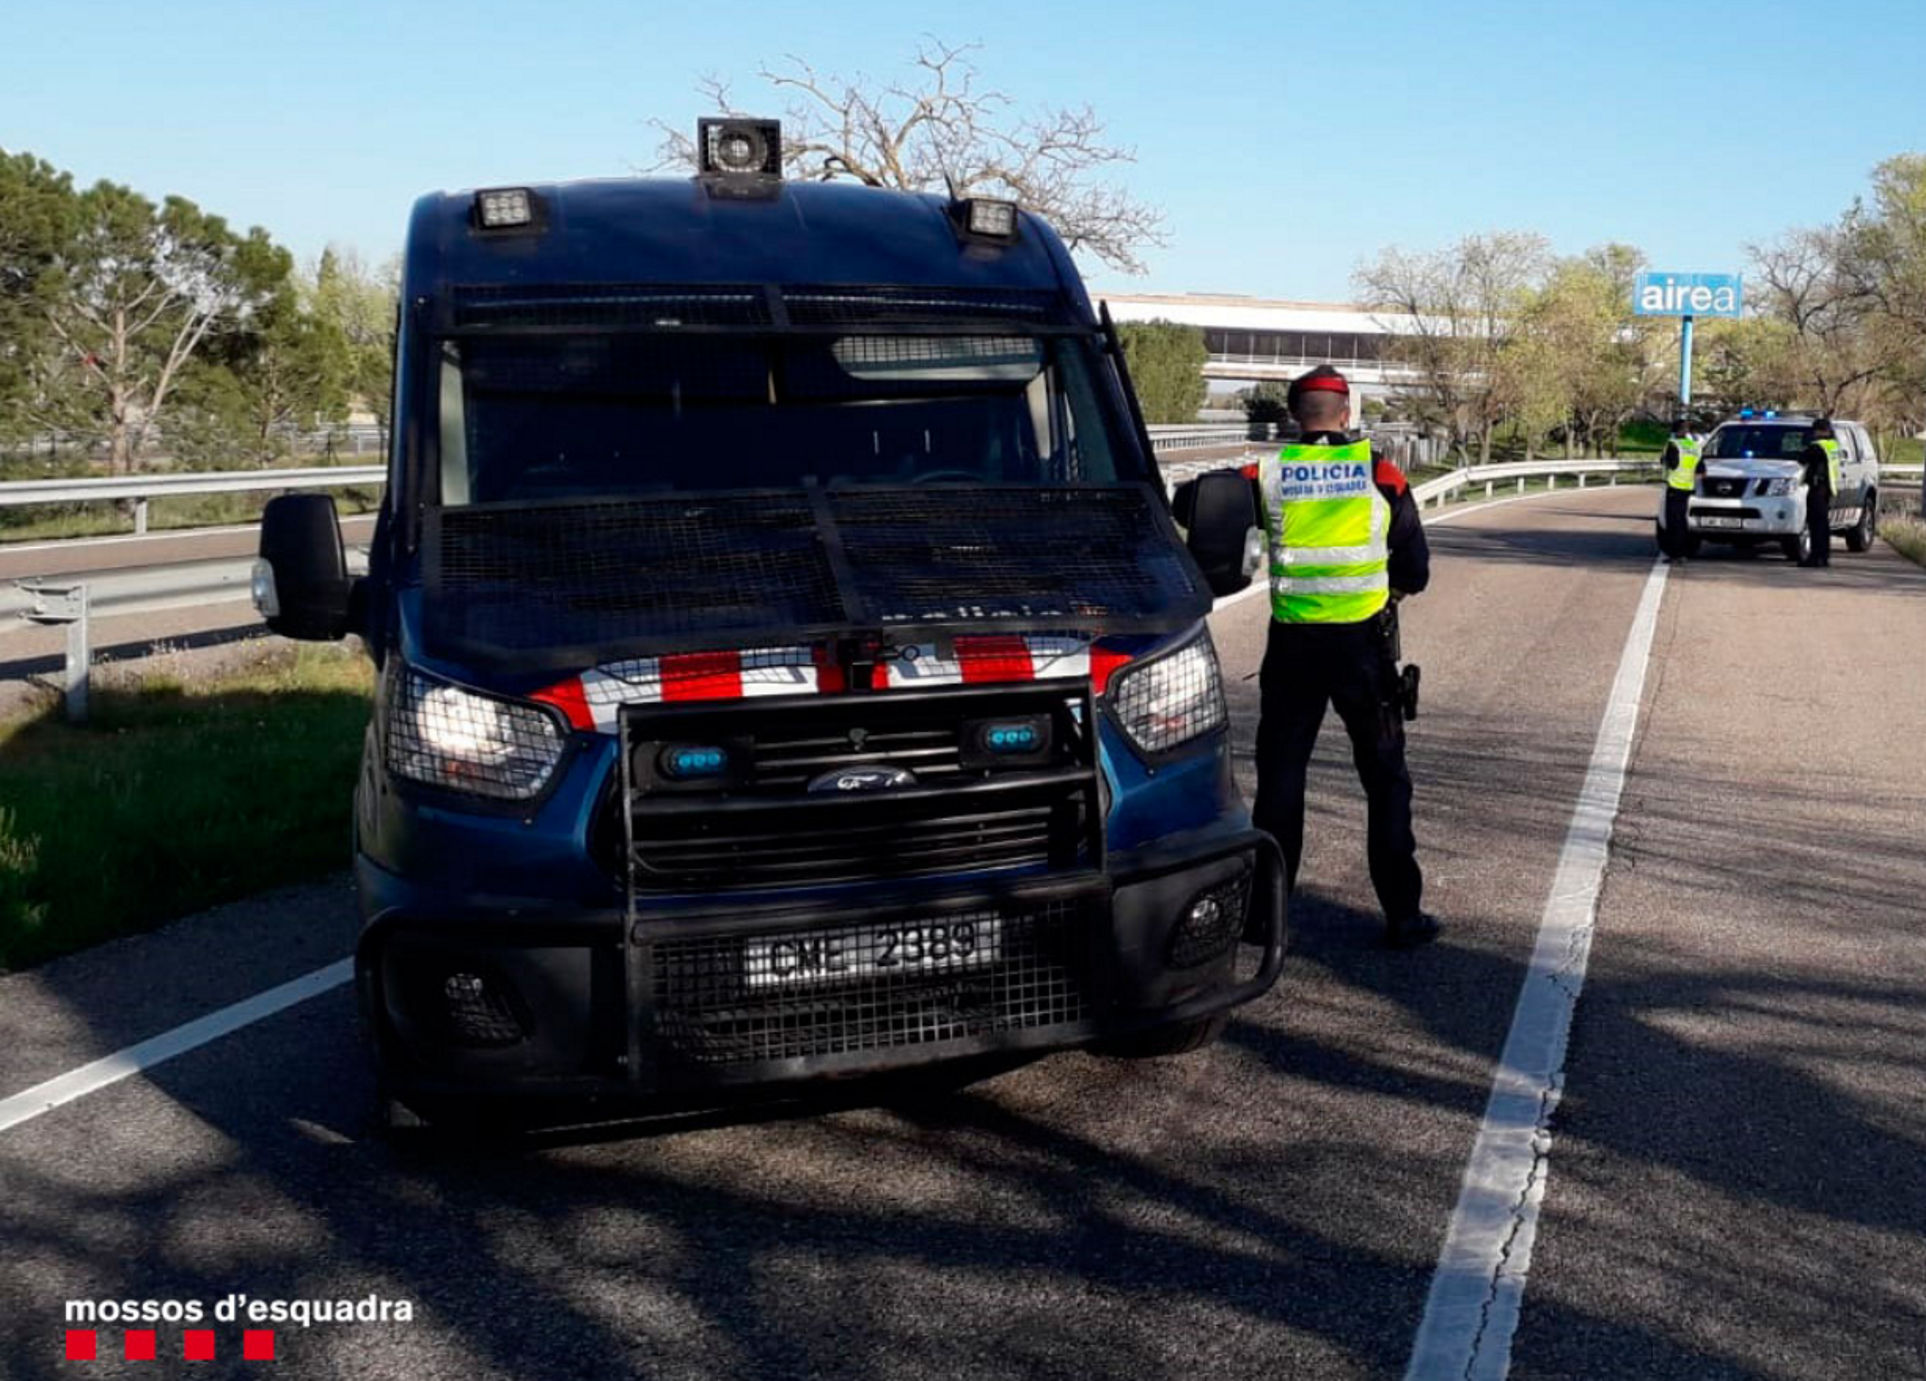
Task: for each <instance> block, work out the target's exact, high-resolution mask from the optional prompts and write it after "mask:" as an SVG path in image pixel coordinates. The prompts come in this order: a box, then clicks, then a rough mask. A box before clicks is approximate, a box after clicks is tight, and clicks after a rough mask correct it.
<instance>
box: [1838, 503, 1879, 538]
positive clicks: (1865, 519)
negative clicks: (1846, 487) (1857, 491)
mask: <svg viewBox="0 0 1926 1381" xmlns="http://www.w3.org/2000/svg"><path fill="white" fill-rule="evenodd" d="M1878 535H1879V496H1878V495H1877V494H1868V495H1866V502H1865V506H1864V507H1862V508H1861V509H1860V510H1859V521H1858V522H1857V523H1855V524H1854V525H1853V526H1852V527H1850V528H1848V529H1847V530H1846V550H1847V551H1869V550H1871V548H1872V544H1873V538H1875V537H1877V536H1878Z"/></svg>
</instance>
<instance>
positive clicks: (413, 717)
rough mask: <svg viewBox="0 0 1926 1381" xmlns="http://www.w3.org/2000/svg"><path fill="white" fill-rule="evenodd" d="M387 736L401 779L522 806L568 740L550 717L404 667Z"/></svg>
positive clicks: (392, 767)
mask: <svg viewBox="0 0 1926 1381" xmlns="http://www.w3.org/2000/svg"><path fill="white" fill-rule="evenodd" d="M385 708H386V716H385V719H386V723H385V726H384V727H385V733H384V737H385V739H386V742H387V763H388V770H389V771H390V772H393V773H394V774H395V775H396V776H398V777H406V778H407V779H408V780H410V781H415V782H422V783H424V784H426V785H428V786H438V787H442V788H444V789H446V790H448V791H462V792H467V793H468V794H470V795H474V796H488V797H492V798H493V799H495V800H501V801H525V800H528V799H529V798H530V797H533V796H536V795H539V794H540V793H541V790H542V788H543V787H545V786H547V785H548V780H549V778H550V777H551V776H553V775H554V773H555V768H556V766H557V765H558V764H559V763H560V762H561V761H562V751H563V749H564V748H565V747H566V746H567V744H568V738H567V735H566V733H565V732H564V730H563V728H562V725H561V723H560V721H559V720H557V719H556V718H555V716H553V715H551V714H550V713H549V712H548V711H547V710H544V709H542V708H540V707H538V706H535V705H530V704H528V703H526V702H524V701H519V700H498V699H496V698H495V697H494V696H492V695H481V694H478V693H477V692H475V691H471V690H466V689H464V688H462V687H460V686H455V685H450V684H449V683H448V682H446V681H440V680H436V679H434V678H433V677H429V676H425V675H423V674H422V673H421V672H419V671H416V670H415V669H414V668H413V667H402V668H401V669H400V670H399V671H398V672H397V673H395V674H394V675H393V676H392V677H391V678H390V680H389V682H388V696H387V705H386V707H385Z"/></svg>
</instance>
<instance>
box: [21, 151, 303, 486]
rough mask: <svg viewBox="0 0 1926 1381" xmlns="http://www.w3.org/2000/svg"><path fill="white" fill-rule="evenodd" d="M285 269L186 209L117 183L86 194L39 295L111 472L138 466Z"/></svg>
mask: <svg viewBox="0 0 1926 1381" xmlns="http://www.w3.org/2000/svg"><path fill="white" fill-rule="evenodd" d="M287 267H288V265H287V257H286V253H285V251H282V250H280V249H278V248H277V247H276V246H275V245H274V244H273V243H272V242H271V241H270V240H269V239H268V237H267V233H266V232H265V231H262V230H258V229H257V230H253V231H251V232H249V233H248V234H247V235H246V236H239V235H236V234H235V233H234V232H233V231H231V230H229V229H228V226H227V223H226V222H225V221H223V220H222V219H221V218H220V217H218V216H213V215H210V214H208V213H207V212H204V211H202V210H201V209H200V208H199V207H198V206H196V205H194V203H193V202H191V201H188V200H187V199H186V198H184V197H168V198H167V199H166V200H165V201H164V202H162V203H161V204H159V205H158V206H157V205H155V203H153V202H151V201H149V200H148V199H147V198H146V197H143V196H141V195H140V194H139V193H137V192H134V191H132V190H131V189H129V188H126V187H121V186H117V185H116V184H114V183H111V182H100V183H96V184H95V185H94V186H93V187H91V188H89V189H88V190H87V191H85V192H83V193H81V194H80V197H79V206H78V215H77V218H76V222H75V227H74V232H73V233H72V234H71V235H70V236H69V237H68V238H67V239H66V241H65V243H64V244H63V245H62V246H61V248H60V251H59V252H58V253H57V254H56V255H55V256H54V258H53V261H52V263H51V264H50V265H49V266H48V267H47V269H46V270H45V272H44V273H43V274H42V275H41V292H42V294H43V298H42V300H43V303H44V306H45V311H46V317H47V323H48V327H49V329H50V331H51V332H52V334H53V337H54V339H55V341H56V342H57V344H58V347H59V348H60V349H61V350H62V351H64V352H65V353H66V355H67V356H68V357H69V358H71V359H72V360H75V361H77V362H78V366H79V367H78V370H77V380H76V383H77V385H78V387H79V388H80V389H82V390H83V391H84V393H85V395H86V396H87V399H88V401H89V405H90V409H91V411H92V412H93V414H94V416H95V418H96V420H97V423H98V427H99V431H100V434H101V436H102V437H103V439H104V440H105V442H106V445H107V454H108V468H109V470H110V472H112V473H114V474H126V473H128V472H130V471H131V470H132V469H133V468H134V467H135V466H136V464H137V463H138V462H139V458H140V456H141V453H142V451H143V449H144V447H145V445H146V443H147V442H148V440H149V439H150V438H151V437H152V436H153V434H154V432H155V430H156V428H157V427H159V426H160V425H161V424H162V423H163V421H164V419H165V418H166V415H167V411H168V408H169V406H170V404H171V403H172V401H173V396H174V393H175V390H176V389H177V388H178V387H179V386H180V385H181V383H182V382H183V379H184V377H185V376H186V373H187V370H188V366H189V364H190V363H191V362H192V361H194V360H195V358H196V356H197V355H198V354H199V353H200V352H201V351H202V349H203V347H204V346H206V345H207V343H208V341H209V338H210V337H211V336H213V335H214V334H215V333H216V332H218V331H222V330H227V329H232V328H234V327H236V326H237V325H239V324H242V323H245V322H246V320H247V319H248V318H249V317H250V316H251V315H252V314H253V313H254V312H255V311H256V310H257V309H259V308H260V307H261V305H262V304H263V303H265V302H266V301H267V300H268V299H269V298H271V297H272V295H273V293H274V291H275V290H276V288H277V287H278V286H279V285H280V284H281V283H282V282H284V281H285V278H286V275H287Z"/></svg>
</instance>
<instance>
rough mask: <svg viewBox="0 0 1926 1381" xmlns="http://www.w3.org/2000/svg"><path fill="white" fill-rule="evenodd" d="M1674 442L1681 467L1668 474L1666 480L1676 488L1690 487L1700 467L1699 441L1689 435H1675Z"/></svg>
mask: <svg viewBox="0 0 1926 1381" xmlns="http://www.w3.org/2000/svg"><path fill="white" fill-rule="evenodd" d="M1672 444H1673V445H1674V446H1676V447H1677V448H1678V452H1679V467H1678V469H1676V470H1674V471H1672V472H1671V473H1670V474H1668V475H1666V477H1665V482H1666V483H1667V484H1669V485H1671V486H1672V487H1673V488H1674V489H1690V488H1691V487H1692V477H1693V476H1694V475H1695V474H1697V473H1698V469H1699V443H1698V442H1697V441H1694V440H1693V439H1692V438H1691V437H1689V436H1675V437H1673V438H1672Z"/></svg>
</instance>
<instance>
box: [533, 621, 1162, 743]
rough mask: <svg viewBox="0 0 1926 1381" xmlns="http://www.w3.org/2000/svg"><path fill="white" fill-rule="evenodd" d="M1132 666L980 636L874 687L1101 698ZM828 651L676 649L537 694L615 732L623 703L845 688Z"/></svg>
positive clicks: (1067, 649)
mask: <svg viewBox="0 0 1926 1381" xmlns="http://www.w3.org/2000/svg"><path fill="white" fill-rule="evenodd" d="M1126 660H1128V658H1127V657H1125V656H1124V655H1122V654H1119V653H1114V652H1108V651H1106V650H1105V649H1103V648H1101V647H1098V648H1095V649H1093V648H1092V646H1091V642H1090V640H1089V639H1087V638H1078V637H1073V636H1068V635H1055V634H1045V635H1032V634H1017V633H1011V634H976V635H966V636H963V637H959V638H957V639H956V640H955V641H954V642H953V643H952V645H951V649H950V650H949V651H948V652H947V653H946V652H944V651H943V650H941V649H940V648H938V647H937V645H936V644H934V643H919V644H916V645H913V646H908V647H904V648H901V649H899V650H898V652H897V655H896V656H895V657H894V658H893V659H892V660H890V661H888V662H885V663H883V664H881V665H880V666H878V667H877V668H876V680H875V685H874V686H873V687H872V689H876V690H883V689H897V688H907V687H913V686H943V685H978V684H989V683H992V682H1009V681H1057V680H1077V681H1080V680H1087V679H1091V678H1092V676H1093V673H1094V678H1095V687H1096V690H1097V691H1098V693H1100V694H1101V693H1102V691H1103V689H1104V683H1105V682H1107V681H1108V680H1109V675H1110V672H1111V671H1112V670H1114V669H1115V668H1116V667H1117V666H1119V665H1121V664H1122V663H1123V662H1124V661H1126ZM844 679H845V678H844V674H843V670H842V668H841V667H839V666H837V665H835V664H834V663H833V662H832V661H831V660H830V657H829V654H828V652H827V650H825V649H820V648H810V647H803V646H797V647H765V648H753V649H749V650H746V651H740V652H679V653H670V654H669V655H667V656H663V657H639V658H636V659H634V660H633V661H627V662H610V663H607V664H605V665H603V666H599V667H595V668H593V669H592V670H589V671H585V672H583V673H582V674H581V675H580V676H577V677H571V678H570V679H568V680H566V681H561V682H558V683H556V684H555V685H553V686H550V687H548V688H547V689H545V690H542V691H538V692H536V694H535V699H537V700H540V701H543V702H545V703H547V704H550V705H554V706H555V707H556V708H557V709H559V710H561V711H562V712H563V713H564V714H565V715H567V716H568V721H569V723H570V724H571V725H573V726H574V727H575V728H578V729H594V730H596V731H597V732H599V733H605V734H611V733H614V732H615V728H616V719H617V716H618V714H619V713H620V711H621V709H622V706H624V705H652V704H661V703H665V702H674V701H687V700H741V699H746V698H749V697H753V696H762V695H815V694H818V693H824V694H827V693H832V692H836V691H842V690H846V689H848V687H847V686H846V685H845V684H844Z"/></svg>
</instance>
